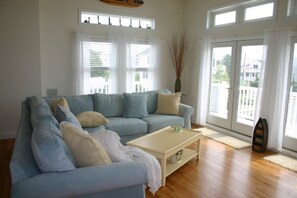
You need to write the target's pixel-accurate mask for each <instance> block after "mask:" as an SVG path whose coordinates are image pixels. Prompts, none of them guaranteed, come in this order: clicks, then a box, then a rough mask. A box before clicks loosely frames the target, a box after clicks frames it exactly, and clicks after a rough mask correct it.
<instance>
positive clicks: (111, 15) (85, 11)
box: [78, 10, 156, 30]
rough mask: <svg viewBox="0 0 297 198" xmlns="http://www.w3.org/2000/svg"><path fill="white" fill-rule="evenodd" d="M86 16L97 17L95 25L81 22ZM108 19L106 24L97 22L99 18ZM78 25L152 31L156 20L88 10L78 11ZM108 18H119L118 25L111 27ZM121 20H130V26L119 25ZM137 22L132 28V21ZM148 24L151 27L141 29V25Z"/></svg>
mask: <svg viewBox="0 0 297 198" xmlns="http://www.w3.org/2000/svg"><path fill="white" fill-rule="evenodd" d="M83 14H86V15H94V16H96V17H97V23H90V22H83V21H82V20H83V19H82V15H83ZM100 16H101V17H103V16H104V17H108V18H109V19H108V23H107V24H105V23H100V21H99V22H98V19H99V17H100ZM78 18H79V19H78V23H79V24H80V25H83V24H87V25H104V26H112V27H122V28H133V29H147V30H151V29H152V30H154V29H156V20H155V19H153V18H152V17H151V18H150V17H149V18H148V17H138V16H131V15H130V16H127V15H121V14H111V13H104V12H96V11H88V10H79V17H78ZM110 18H119V25H113V24H112V23H111V21H110ZM121 19H125V20H126V19H130V20H131V26H130V25H129V26H126V25H122V24H121ZM135 20H136V21H139V23H138V27H136V26H133V24H132V21H135ZM146 22H149V23H151V26H147V27H142V26H141V23H146Z"/></svg>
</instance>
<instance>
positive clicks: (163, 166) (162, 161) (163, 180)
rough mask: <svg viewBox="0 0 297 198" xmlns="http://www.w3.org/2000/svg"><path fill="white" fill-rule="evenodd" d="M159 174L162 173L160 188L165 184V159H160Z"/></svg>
mask: <svg viewBox="0 0 297 198" xmlns="http://www.w3.org/2000/svg"><path fill="white" fill-rule="evenodd" d="M161 173H162V186H165V183H166V158H165V157H162V158H161Z"/></svg>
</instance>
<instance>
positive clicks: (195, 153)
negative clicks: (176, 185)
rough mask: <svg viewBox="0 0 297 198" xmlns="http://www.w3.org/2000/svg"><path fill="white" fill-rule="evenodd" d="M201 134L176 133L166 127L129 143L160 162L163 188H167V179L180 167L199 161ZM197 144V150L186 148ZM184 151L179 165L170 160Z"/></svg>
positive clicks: (190, 131)
mask: <svg viewBox="0 0 297 198" xmlns="http://www.w3.org/2000/svg"><path fill="white" fill-rule="evenodd" d="M200 135H201V132H198V131H192V130H189V129H183V130H182V132H180V133H177V132H174V131H173V129H172V128H170V127H166V128H163V129H160V130H158V131H156V132H153V133H151V134H149V135H145V136H143V137H140V138H137V139H135V140H132V141H129V142H127V145H129V146H136V147H138V148H141V149H143V150H145V151H146V152H149V153H151V154H152V155H154V156H155V157H156V158H158V159H159V160H160V164H161V171H162V186H165V182H166V177H167V176H168V175H170V174H171V173H173V172H174V171H175V170H177V169H178V168H179V167H181V166H182V165H184V164H185V163H187V162H188V161H190V160H191V159H193V158H194V157H196V159H197V160H198V159H199V148H200ZM194 142H197V147H196V150H192V149H188V148H185V147H187V146H189V145H190V144H192V143H194ZM182 149H183V154H182V158H181V160H180V161H179V162H177V163H171V162H170V160H169V158H170V156H172V155H173V154H175V153H177V152H178V151H180V150H182Z"/></svg>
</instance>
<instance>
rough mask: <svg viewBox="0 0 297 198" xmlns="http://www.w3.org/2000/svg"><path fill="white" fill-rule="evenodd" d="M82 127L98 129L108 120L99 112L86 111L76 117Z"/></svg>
mask: <svg viewBox="0 0 297 198" xmlns="http://www.w3.org/2000/svg"><path fill="white" fill-rule="evenodd" d="M76 118H77V119H78V121H79V123H80V125H81V126H82V127H98V126H100V125H104V124H107V123H108V120H107V119H106V118H105V117H104V116H103V115H102V114H101V113H99V112H95V111H86V112H82V113H80V114H78V115H76Z"/></svg>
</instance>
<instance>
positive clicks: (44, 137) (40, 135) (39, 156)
mask: <svg viewBox="0 0 297 198" xmlns="http://www.w3.org/2000/svg"><path fill="white" fill-rule="evenodd" d="M31 147H32V152H33V156H34V158H35V161H36V164H37V166H38V168H39V169H40V171H41V172H60V171H69V170H73V169H75V168H76V164H75V160H74V158H73V157H72V155H71V153H70V151H69V148H68V147H67V145H66V144H65V142H64V141H63V139H62V137H61V131H60V130H59V128H58V127H57V126H56V125H55V122H54V118H53V117H51V116H47V117H43V118H42V119H40V121H39V122H38V123H37V125H36V126H35V127H34V130H33V133H32V139H31Z"/></svg>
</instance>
